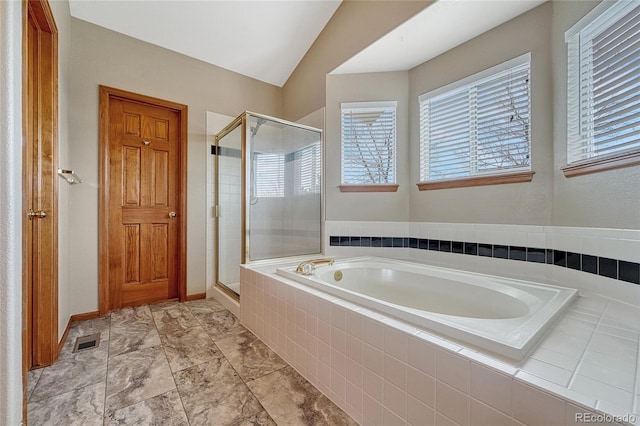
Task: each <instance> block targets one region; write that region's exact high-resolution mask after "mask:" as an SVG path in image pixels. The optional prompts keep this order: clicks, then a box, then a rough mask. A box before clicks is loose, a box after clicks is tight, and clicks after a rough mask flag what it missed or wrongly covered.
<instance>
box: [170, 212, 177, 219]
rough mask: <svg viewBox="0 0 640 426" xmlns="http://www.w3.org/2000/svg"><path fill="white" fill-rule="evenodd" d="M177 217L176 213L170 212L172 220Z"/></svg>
mask: <svg viewBox="0 0 640 426" xmlns="http://www.w3.org/2000/svg"><path fill="white" fill-rule="evenodd" d="M176 216H177V215H176V212H169V217H170V218H174V217H176Z"/></svg>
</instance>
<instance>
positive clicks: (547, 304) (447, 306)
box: [277, 257, 577, 360]
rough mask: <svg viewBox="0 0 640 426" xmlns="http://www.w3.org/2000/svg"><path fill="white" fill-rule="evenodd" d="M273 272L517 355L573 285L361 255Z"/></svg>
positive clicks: (552, 315) (573, 293)
mask: <svg viewBox="0 0 640 426" xmlns="http://www.w3.org/2000/svg"><path fill="white" fill-rule="evenodd" d="M295 269H296V268H295V267H288V268H279V269H278V270H277V273H278V275H281V276H284V277H286V278H290V279H292V280H294V281H297V282H299V283H301V284H305V285H308V286H310V287H313V288H315V289H318V290H320V291H323V292H326V293H329V294H332V295H334V296H337V297H339V298H342V299H345V300H348V301H350V302H353V303H356V304H359V305H362V306H365V307H367V308H371V309H374V310H377V311H379V312H381V313H383V314H387V315H390V316H393V317H396V318H399V319H401V320H404V321H407V322H409V323H411V324H413V325H415V326H417V327H419V328H423V329H427V330H431V331H434V332H436V333H438V334H441V335H443V336H444V337H448V338H450V339H454V340H458V341H461V342H462V343H466V344H468V345H472V346H477V347H479V348H481V349H485V350H488V351H491V352H494V353H498V354H501V355H504V356H506V357H509V358H514V359H517V360H521V359H522V358H524V357H525V355H527V353H528V352H529V351H530V350H531V349H532V348H533V347H534V346H535V344H536V342H537V341H538V340H539V339H540V338H541V337H542V336H543V335H544V333H545V331H546V330H547V329H548V328H549V327H550V326H551V325H552V324H553V323H554V321H555V319H557V318H558V316H559V315H560V314H561V313H562V312H563V310H564V309H565V308H566V307H567V306H568V305H569V304H570V303H571V302H572V301H573V299H574V298H575V297H576V296H577V291H576V290H574V289H569V288H564V287H557V286H550V285H544V284H537V283H533V282H528V281H520V280H515V279H510V278H502V277H497V276H491V275H483V274H476V273H471V272H463V271H457V270H453V269H447V268H440V267H435V266H428V265H422V264H416V263H410V262H403V261H398V260H391V259H384V258H376V257H363V258H353V259H343V260H336V262H335V263H334V264H333V265H331V266H318V267H317V268H316V270H315V272H314V274H313V275H310V276H304V275H301V274H298V273H296V272H295Z"/></svg>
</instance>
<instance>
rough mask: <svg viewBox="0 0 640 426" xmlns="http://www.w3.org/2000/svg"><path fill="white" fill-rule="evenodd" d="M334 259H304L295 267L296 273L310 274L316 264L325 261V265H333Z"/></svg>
mask: <svg viewBox="0 0 640 426" xmlns="http://www.w3.org/2000/svg"><path fill="white" fill-rule="evenodd" d="M333 262H334V259H312V260H305V261H304V262H302V263H301V264H299V265H298V267H297V268H296V273H298V274H302V275H311V274H313V271H315V269H316V266H317V265H322V264H324V263H326V264H327V265H333Z"/></svg>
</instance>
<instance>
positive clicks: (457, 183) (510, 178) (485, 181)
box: [416, 171, 535, 191]
mask: <svg viewBox="0 0 640 426" xmlns="http://www.w3.org/2000/svg"><path fill="white" fill-rule="evenodd" d="M534 173H535V172H533V171H526V172H515V173H505V174H501V175H491V176H473V177H468V178H461V179H448V180H440V181H434V182H418V183H417V184H416V185H418V189H419V190H420V191H431V190H434V189H446V188H465V187H468V186H484V185H502V184H505V183H520V182H531V180H532V179H533V174H534Z"/></svg>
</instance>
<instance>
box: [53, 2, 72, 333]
mask: <svg viewBox="0 0 640 426" xmlns="http://www.w3.org/2000/svg"><path fill="white" fill-rule="evenodd" d="M49 4H50V5H51V11H52V12H53V17H54V19H55V21H56V25H57V27H58V163H57V164H56V167H58V168H62V169H68V168H70V167H71V166H70V164H71V158H70V156H71V148H70V137H69V55H70V53H71V15H70V14H69V2H67V1H54V2H50V3H49ZM74 189H75V187H74V186H72V185H69V184H68V183H67V182H66V181H65V180H64V179H62V178H59V179H58V338H59V339H62V336H63V334H64V330H65V328H66V327H67V324H68V322H69V318H70V317H71V315H72V314H73V313H74V312H73V300H72V295H73V292H72V290H71V279H70V273H71V270H72V264H71V261H72V259H71V257H70V255H69V249H70V238H69V236H70V232H71V231H70V225H71V224H70V221H69V212H70V210H69V198H70V196H71V192H72V191H73V190H74Z"/></svg>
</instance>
